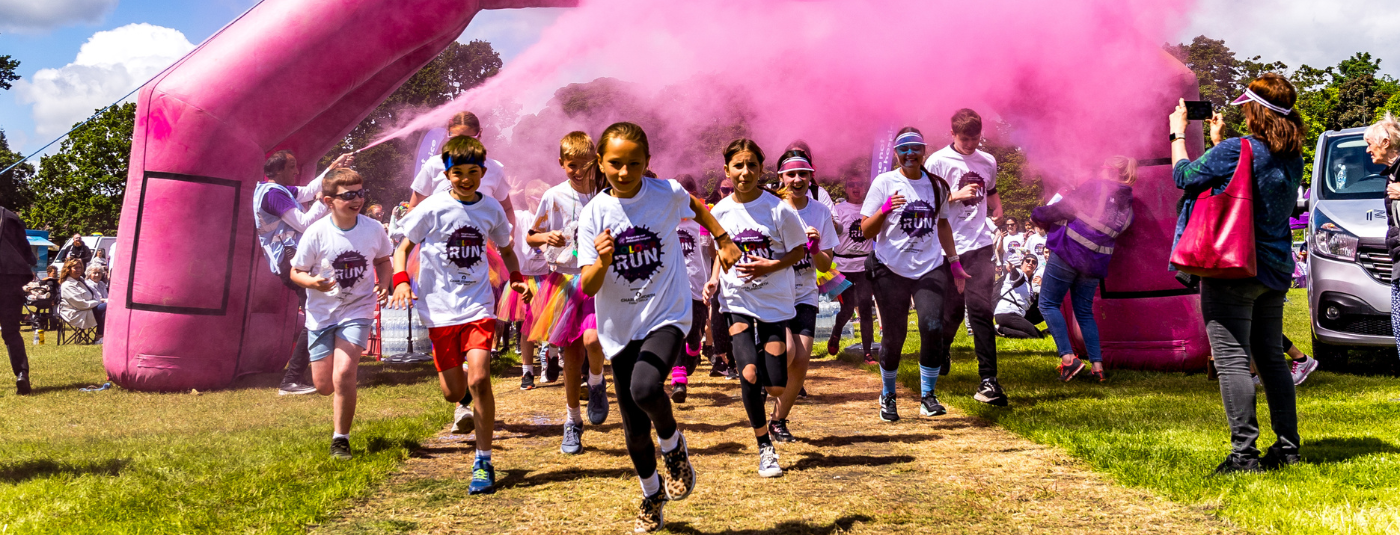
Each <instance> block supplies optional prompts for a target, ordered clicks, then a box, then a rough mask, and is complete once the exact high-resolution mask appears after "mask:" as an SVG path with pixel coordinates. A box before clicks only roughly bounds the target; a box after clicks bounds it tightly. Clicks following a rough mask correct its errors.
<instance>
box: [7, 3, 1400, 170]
mask: <svg viewBox="0 0 1400 535" xmlns="http://www.w3.org/2000/svg"><path fill="white" fill-rule="evenodd" d="M268 1H275V0H268ZM1392 2H1393V0H1352V1H1348V2H1317V1H1315V0H1198V2H1197V7H1196V9H1195V10H1194V12H1193V15H1192V16H1191V17H1190V20H1189V23H1188V25H1187V27H1186V28H1185V29H1184V30H1183V31H1182V32H1181V34H1180V39H1179V41H1181V42H1189V41H1190V40H1191V38H1192V37H1194V36H1196V35H1207V36H1210V37H1212V38H1215V39H1224V40H1225V43H1226V45H1227V46H1229V47H1230V48H1231V49H1233V50H1234V51H1235V52H1236V54H1237V56H1238V57H1242V58H1248V57H1252V56H1255V55H1262V56H1263V57H1264V59H1265V60H1267V61H1275V60H1277V61H1282V62H1284V63H1285V64H1287V65H1288V66H1289V67H1290V68H1296V67H1297V66H1299V65H1301V64H1309V65H1312V66H1314V67H1319V66H1329V65H1335V64H1337V63H1338V62H1340V61H1341V60H1343V59H1345V58H1347V57H1350V56H1351V55H1352V54H1353V53H1355V52H1360V51H1369V52H1371V53H1372V55H1373V56H1376V57H1380V58H1381V59H1382V60H1383V61H1382V63H1381V72H1382V73H1383V74H1389V75H1392V76H1397V77H1400V57H1393V58H1392V57H1387V51H1390V50H1396V49H1400V32H1396V31H1394V28H1400V10H1395V9H1393V8H1392V7H1391V5H1390V4H1391V3H1392ZM255 3H256V0H200V1H197V2H190V1H188V0H0V55H9V56H11V57H12V58H13V59H16V60H19V61H20V62H21V63H20V68H19V70H18V74H19V75H20V76H22V80H21V81H19V82H17V83H16V84H15V87H14V88H13V89H11V90H9V91H0V129H3V130H4V132H5V135H6V136H7V137H8V139H9V142H10V146H11V148H12V149H13V150H19V151H21V152H24V153H25V154H29V153H30V152H33V151H36V150H38V149H39V148H40V147H42V146H43V145H44V144H46V143H48V142H50V141H52V140H54V139H55V138H57V137H59V136H60V135H62V134H63V133H64V132H66V131H67V130H68V129H69V128H70V127H71V126H72V125H73V124H74V123H77V122H79V121H82V120H83V119H85V118H87V117H88V116H89V115H91V114H92V112H93V111H94V110H95V109H97V108H100V107H103V106H105V105H107V104H110V103H111V102H113V101H115V100H117V99H119V98H121V97H122V96H123V95H125V94H127V93H128V92H130V91H132V90H133V89H136V88H137V87H140V86H141V85H142V84H143V83H144V82H145V81H146V80H148V79H150V78H151V77H152V76H154V75H156V74H157V73H159V72H160V71H161V70H162V69H164V68H165V67H166V66H167V65H169V64H170V63H172V62H174V61H175V60H177V59H179V58H180V57H181V56H183V55H184V54H185V53H186V52H188V51H190V50H192V49H193V48H194V47H195V46H196V45H198V44H199V43H200V42H202V41H204V39H206V38H208V37H209V36H210V35H213V34H214V32H217V31H218V30H219V29H220V28H221V27H223V26H224V25H225V24H227V23H228V22H230V21H232V20H233V19H235V18H237V17H238V15H240V14H242V13H243V12H244V11H246V10H247V9H248V8H250V7H252V6H253V5H254V4H255ZM560 13H561V11H560V10H557V9H524V10H499V11H485V12H482V13H481V14H479V15H477V17H476V19H474V20H473V21H472V23H471V25H470V26H469V27H468V28H467V30H466V32H464V33H463V34H462V36H461V37H460V38H459V39H458V40H459V41H462V42H467V41H471V40H474V39H481V40H485V41H489V42H491V44H492V46H493V47H495V49H496V50H497V51H499V52H500V54H501V57H502V59H503V60H504V61H505V64H506V68H509V67H510V63H511V60H512V59H514V58H515V57H516V56H518V55H519V54H520V53H521V52H523V51H524V50H526V49H527V48H529V47H530V45H532V44H534V43H535V42H536V41H538V40H539V38H540V34H541V32H542V31H543V30H544V29H546V28H547V27H549V25H551V24H552V23H553V22H554V21H555V19H556V18H558V16H559V15H560ZM1243 20H1247V21H1250V24H1241V21H1243ZM55 147H56V145H55ZM49 150H50V151H52V150H53V149H49Z"/></svg>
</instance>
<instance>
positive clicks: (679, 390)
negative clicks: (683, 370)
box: [671, 383, 685, 403]
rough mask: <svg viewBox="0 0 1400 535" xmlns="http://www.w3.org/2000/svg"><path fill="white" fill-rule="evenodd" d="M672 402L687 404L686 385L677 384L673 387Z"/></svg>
mask: <svg viewBox="0 0 1400 535" xmlns="http://www.w3.org/2000/svg"><path fill="white" fill-rule="evenodd" d="M671 401H672V402H675V403H685V383H675V384H673V385H671Z"/></svg>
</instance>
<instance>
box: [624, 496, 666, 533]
mask: <svg viewBox="0 0 1400 535" xmlns="http://www.w3.org/2000/svg"><path fill="white" fill-rule="evenodd" d="M665 507H666V491H664V490H658V491H656V494H652V495H651V496H647V497H645V498H642V510H641V511H640V512H638V513H637V523H636V524H635V525H634V526H633V527H632V533H651V532H653V531H656V530H658V529H661V527H662V526H664V525H666V520H665V514H664V513H663V512H662V511H663V509H665Z"/></svg>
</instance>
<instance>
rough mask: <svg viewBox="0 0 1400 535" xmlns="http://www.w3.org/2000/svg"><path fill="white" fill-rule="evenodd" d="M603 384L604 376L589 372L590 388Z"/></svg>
mask: <svg viewBox="0 0 1400 535" xmlns="http://www.w3.org/2000/svg"><path fill="white" fill-rule="evenodd" d="M601 384H603V374H601V373H600V374H597V375H594V374H593V372H588V386H598V385H601Z"/></svg>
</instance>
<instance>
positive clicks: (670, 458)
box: [661, 430, 695, 500]
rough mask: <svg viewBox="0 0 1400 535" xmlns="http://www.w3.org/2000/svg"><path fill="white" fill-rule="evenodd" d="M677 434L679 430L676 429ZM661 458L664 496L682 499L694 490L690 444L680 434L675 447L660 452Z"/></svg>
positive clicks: (693, 468) (693, 470)
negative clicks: (664, 468)
mask: <svg viewBox="0 0 1400 535" xmlns="http://www.w3.org/2000/svg"><path fill="white" fill-rule="evenodd" d="M676 433H677V434H679V433H680V430H676ZM661 460H662V462H663V464H665V466H666V471H665V472H662V473H661V485H662V487H663V488H665V489H666V497H667V498H668V499H671V500H684V499H685V498H686V497H687V496H690V492H691V491H693V490H695V466H693V465H691V464H690V446H687V445H686V443H685V435H681V440H680V443H679V444H677V445H676V449H673V450H671V451H663V452H661Z"/></svg>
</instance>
